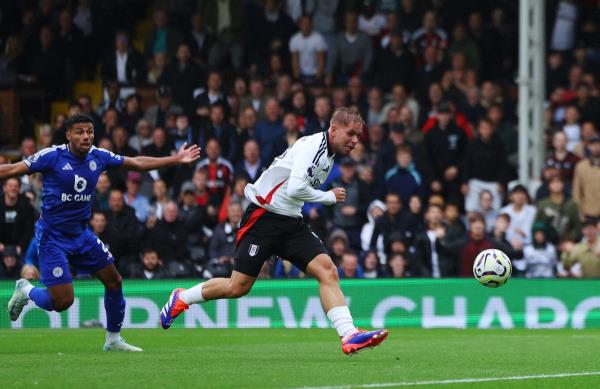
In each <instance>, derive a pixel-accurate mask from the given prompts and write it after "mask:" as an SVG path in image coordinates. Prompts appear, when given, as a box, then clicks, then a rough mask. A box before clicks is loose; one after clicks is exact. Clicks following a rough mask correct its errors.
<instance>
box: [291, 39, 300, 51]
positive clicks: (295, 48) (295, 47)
mask: <svg viewBox="0 0 600 389" xmlns="http://www.w3.org/2000/svg"><path fill="white" fill-rule="evenodd" d="M299 51H300V42H298V35H294V36H293V37H292V38H291V39H290V53H297V52H299Z"/></svg>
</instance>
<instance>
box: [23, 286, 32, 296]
mask: <svg viewBox="0 0 600 389" xmlns="http://www.w3.org/2000/svg"><path fill="white" fill-rule="evenodd" d="M33 288H34V286H33V285H31V284H27V285H25V286H24V287H23V292H25V294H26V295H27V297H29V292H31V290H32V289H33Z"/></svg>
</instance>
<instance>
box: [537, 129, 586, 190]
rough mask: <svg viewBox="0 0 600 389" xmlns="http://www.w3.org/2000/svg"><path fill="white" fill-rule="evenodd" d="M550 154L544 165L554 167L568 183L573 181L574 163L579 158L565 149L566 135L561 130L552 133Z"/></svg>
mask: <svg viewBox="0 0 600 389" xmlns="http://www.w3.org/2000/svg"><path fill="white" fill-rule="evenodd" d="M552 149H553V150H552V154H550V155H549V156H548V157H547V158H546V162H545V163H544V167H546V168H548V167H555V168H556V169H558V171H559V173H560V176H561V177H562V179H563V180H565V182H568V183H569V184H570V183H571V182H573V174H574V172H575V165H577V162H579V160H580V159H581V158H579V157H578V156H577V155H575V154H573V153H572V152H570V151H568V150H567V136H566V135H565V133H564V132H562V131H556V132H555V133H554V135H552Z"/></svg>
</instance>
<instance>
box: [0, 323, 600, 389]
mask: <svg viewBox="0 0 600 389" xmlns="http://www.w3.org/2000/svg"><path fill="white" fill-rule="evenodd" d="M123 334H124V336H125V337H126V339H127V340H128V341H129V342H131V344H134V345H137V346H140V347H142V348H144V352H143V353H133V354H129V353H104V352H102V351H101V349H102V344H103V340H104V332H103V331H101V330H99V329H81V330H34V329H25V330H0V382H1V383H2V387H3V388H7V387H32V386H35V387H40V388H48V387H57V388H66V387H85V388H93V387H111V388H114V387H137V388H142V387H144V386H145V387H169V388H180V387H197V388H296V387H303V386H312V387H322V386H340V385H349V387H350V386H352V385H361V384H375V383H400V382H414V381H430V380H448V379H464V378H493V377H509V376H530V375H538V374H561V373H579V372H597V371H600V353H598V350H599V349H600V330H422V329H393V330H391V331H390V336H389V338H388V339H387V340H386V341H385V342H384V343H383V344H382V345H381V346H380V347H378V348H375V349H373V350H365V351H364V352H362V353H360V354H359V355H356V356H353V357H347V356H345V355H343V354H342V352H341V348H340V345H339V341H338V340H337V337H336V335H335V332H334V331H333V330H319V329H311V330H306V329H294V330H285V329H276V330H264V329H263V330H251V329H244V330H235V329H226V330H216V329H210V330H202V329H198V330H193V329H171V330H169V331H163V330H146V329H144V330H132V329H128V330H124V333H123ZM483 385H485V387H486V388H489V387H492V388H500V387H502V388H505V387H519V388H522V387H536V388H549V387H550V388H551V387H567V386H568V387H569V388H573V387H581V388H590V387H600V375H594V376H577V377H563V378H540V379H530V380H520V381H495V382H485V383H481V382H480V383H464V382H463V383H456V384H447V385H443V387H444V388H446V387H452V388H453V387H473V388H475V387H477V386H483ZM427 386H429V385H427ZM388 387H392V386H388ZM421 387H422V386H421Z"/></svg>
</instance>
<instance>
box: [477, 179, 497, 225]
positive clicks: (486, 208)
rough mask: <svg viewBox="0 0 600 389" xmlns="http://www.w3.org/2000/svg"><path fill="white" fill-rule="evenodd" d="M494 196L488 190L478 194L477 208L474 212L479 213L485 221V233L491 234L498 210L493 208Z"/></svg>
mask: <svg viewBox="0 0 600 389" xmlns="http://www.w3.org/2000/svg"><path fill="white" fill-rule="evenodd" d="M493 204H494V195H493V194H492V192H490V191H489V190H485V189H484V190H482V191H481V192H479V206H478V207H477V209H476V210H475V211H477V212H479V213H481V214H482V215H483V218H484V219H485V226H486V230H487V232H491V231H492V229H493V227H494V223H495V222H496V218H497V217H498V208H494V207H493Z"/></svg>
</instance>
